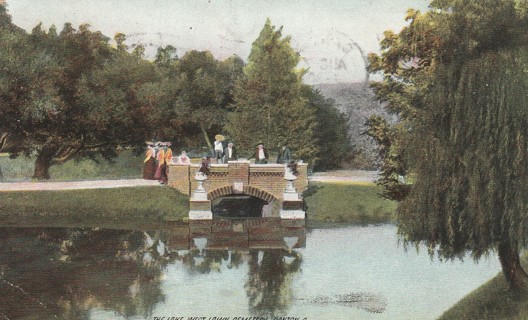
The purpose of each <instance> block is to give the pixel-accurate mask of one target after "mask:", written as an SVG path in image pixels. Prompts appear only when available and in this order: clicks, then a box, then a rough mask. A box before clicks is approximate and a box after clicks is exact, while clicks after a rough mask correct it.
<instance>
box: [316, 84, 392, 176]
mask: <svg viewBox="0 0 528 320" xmlns="http://www.w3.org/2000/svg"><path fill="white" fill-rule="evenodd" d="M313 87H314V88H315V89H317V90H319V91H320V92H321V94H322V95H324V96H325V97H327V98H330V99H332V100H334V102H335V105H336V107H337V108H338V109H339V110H340V111H341V112H343V113H345V114H346V115H348V116H349V118H350V129H349V133H350V136H351V140H352V144H353V146H354V150H355V157H354V159H353V160H352V161H351V163H350V166H351V167H355V168H361V167H363V168H368V167H369V166H370V165H374V164H375V163H376V162H377V159H378V157H377V148H376V144H375V143H374V141H373V140H372V139H371V138H370V137H368V136H366V135H363V134H362V133H363V132H365V130H366V126H365V122H366V121H367V119H368V118H369V117H370V116H371V115H373V114H377V115H381V116H383V117H385V118H387V119H394V116H390V115H388V114H387V112H386V111H385V110H384V109H383V107H382V105H381V103H379V102H378V101H377V100H376V96H375V94H374V92H373V91H372V89H370V87H369V86H368V85H366V84H365V83H357V82H355V83H335V84H316V85H314V86H313ZM369 164H370V165H369Z"/></svg>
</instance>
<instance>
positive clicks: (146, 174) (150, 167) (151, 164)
mask: <svg viewBox="0 0 528 320" xmlns="http://www.w3.org/2000/svg"><path fill="white" fill-rule="evenodd" d="M156 167H157V166H156V160H154V158H150V159H148V160H147V162H145V165H144V166H143V179H145V180H156V179H155V178H154V175H155V174H156Z"/></svg>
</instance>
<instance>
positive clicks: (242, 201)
mask: <svg viewBox="0 0 528 320" xmlns="http://www.w3.org/2000/svg"><path fill="white" fill-rule="evenodd" d="M211 206H212V208H211V210H212V212H213V218H259V217H265V216H268V215H269V214H268V211H269V209H268V208H269V206H270V203H269V202H267V201H265V200H263V199H260V198H257V197H254V196H250V195H245V194H232V195H227V196H223V197H219V198H216V199H214V200H213V201H212V203H211Z"/></svg>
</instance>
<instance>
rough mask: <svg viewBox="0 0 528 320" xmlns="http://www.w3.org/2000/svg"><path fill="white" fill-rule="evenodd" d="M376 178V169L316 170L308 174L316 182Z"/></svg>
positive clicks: (355, 180) (373, 179)
mask: <svg viewBox="0 0 528 320" xmlns="http://www.w3.org/2000/svg"><path fill="white" fill-rule="evenodd" d="M377 178H378V172H377V171H366V170H336V171H329V172H316V173H314V174H313V175H311V176H309V177H308V180H309V181H317V182H374V181H375V180H376V179H377Z"/></svg>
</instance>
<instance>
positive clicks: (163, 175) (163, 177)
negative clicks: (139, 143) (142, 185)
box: [154, 164, 169, 183]
mask: <svg viewBox="0 0 528 320" xmlns="http://www.w3.org/2000/svg"><path fill="white" fill-rule="evenodd" d="M154 178H156V180H159V182H161V183H167V181H168V180H169V178H168V177H167V165H166V164H162V165H161V166H158V168H157V169H156V174H155V175H154Z"/></svg>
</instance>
